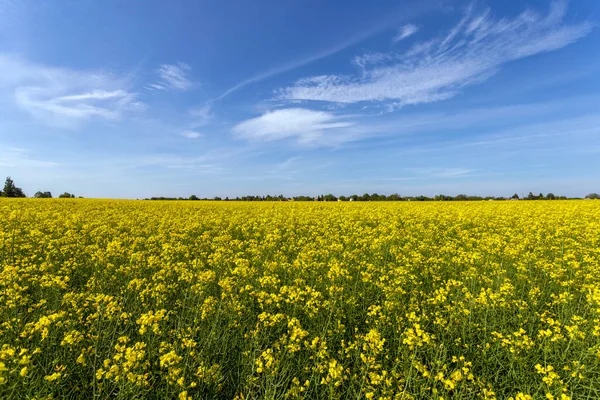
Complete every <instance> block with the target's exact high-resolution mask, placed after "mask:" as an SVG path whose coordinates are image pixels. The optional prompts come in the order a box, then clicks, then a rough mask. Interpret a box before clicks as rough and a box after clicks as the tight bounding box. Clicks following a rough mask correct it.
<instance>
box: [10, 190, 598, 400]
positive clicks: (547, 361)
mask: <svg viewBox="0 0 600 400" xmlns="http://www.w3.org/2000/svg"><path fill="white" fill-rule="evenodd" d="M599 232H600V203H598V202H595V201H555V202H465V203H411V202H405V203H293V202H290V203H237V202H140V201H111V200H79V199H77V200H66V199H65V200H32V199H0V267H1V268H0V398H36V399H42V398H45V399H49V398H54V399H58V398H101V399H103V398H148V397H150V398H175V399H207V398H219V399H222V398H224V399H227V398H229V399H234V398H235V399H239V400H241V399H301V398H306V399H313V398H320V399H322V398H328V399H347V398H364V399H387V400H393V399H394V400H395V399H416V398H439V399H450V398H455V399H458V398H462V399H471V398H481V399H496V398H498V399H505V398H512V399H534V398H535V399H537V398H547V399H569V398H573V399H578V398H595V397H598V396H600V234H599Z"/></svg>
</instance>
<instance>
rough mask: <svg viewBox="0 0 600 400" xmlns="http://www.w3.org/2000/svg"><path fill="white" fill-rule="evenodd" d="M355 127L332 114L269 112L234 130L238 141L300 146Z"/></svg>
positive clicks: (290, 109)
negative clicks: (292, 142) (284, 141)
mask: <svg viewBox="0 0 600 400" xmlns="http://www.w3.org/2000/svg"><path fill="white" fill-rule="evenodd" d="M352 125H354V123H353V122H352V121H349V120H348V119H347V118H343V117H339V116H336V115H334V114H333V113H330V112H325V111H313V110H308V109H304V108H286V109H281V110H275V111H268V112H266V113H264V114H263V115H261V116H259V117H256V118H252V119H249V120H246V121H243V122H241V123H239V124H237V125H236V126H234V128H233V132H234V134H236V135H237V136H238V137H239V138H242V139H246V140H251V141H274V140H282V139H290V138H294V139H296V140H297V141H298V142H299V143H304V144H309V143H315V142H320V141H321V139H322V137H323V135H324V134H325V133H326V132H332V131H336V130H339V129H341V128H349V127H351V126H352Z"/></svg>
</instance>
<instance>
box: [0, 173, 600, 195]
mask: <svg viewBox="0 0 600 400" xmlns="http://www.w3.org/2000/svg"><path fill="white" fill-rule="evenodd" d="M0 197H27V196H26V195H25V193H24V192H23V190H22V189H21V188H20V187H17V186H16V185H15V183H14V181H13V180H12V179H11V177H10V176H9V177H7V178H6V181H5V182H4V188H3V190H1V191H0ZM33 197H34V198H37V199H51V198H52V193H51V192H48V191H44V192H42V191H38V192H36V193H35V194H34V195H33ZM58 198H67V199H69V198H70V199H74V198H75V195H74V194H72V193H68V192H64V193H63V194H61V195H59V196H58ZM79 198H81V196H79ZM585 198H586V199H600V195H599V194H598V193H590V194H588V195H587V196H585ZM567 199H578V198H577V197H571V198H569V197H567V196H556V195H554V193H548V194H546V195H544V194H542V193H540V194H539V195H536V194H533V193H532V192H529V194H528V195H527V196H526V197H525V196H524V197H523V198H522V199H521V198H520V197H519V195H518V194H516V193H515V194H513V195H512V196H511V197H494V196H486V197H482V196H469V195H466V194H459V195H457V196H446V195H443V194H438V195H436V196H434V197H427V196H400V195H399V194H397V193H394V194H390V195H385V194H377V193H373V194H369V193H365V194H363V195H361V196H359V195H357V194H353V195H351V196H339V197H336V196H334V195H333V194H325V195H319V196H294V197H285V196H283V195H282V194H280V195H278V196H271V195H267V196H242V197H236V198H232V199H230V198H229V197H225V198H224V199H223V198H221V197H219V196H217V197H212V198H200V197H198V196H196V195H194V194H193V195H191V196H190V197H188V198H183V197H151V198H149V199H144V200H192V201H193V200H205V201H206V200H213V201H214V200H217V201H221V200H223V201H229V200H234V201H477V200H567Z"/></svg>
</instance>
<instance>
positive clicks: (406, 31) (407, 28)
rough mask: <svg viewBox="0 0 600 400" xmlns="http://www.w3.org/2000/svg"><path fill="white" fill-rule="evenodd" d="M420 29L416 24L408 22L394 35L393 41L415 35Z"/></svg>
mask: <svg viewBox="0 0 600 400" xmlns="http://www.w3.org/2000/svg"><path fill="white" fill-rule="evenodd" d="M418 30H419V27H418V26H416V25H415V24H406V25H404V26H403V27H401V28H400V29H399V30H398V34H397V35H396V36H394V38H393V39H392V42H394V43H396V42H399V41H401V40H404V39H406V38H408V37H409V36H412V35H414V34H415V33H417V31H418Z"/></svg>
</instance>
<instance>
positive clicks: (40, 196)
mask: <svg viewBox="0 0 600 400" xmlns="http://www.w3.org/2000/svg"><path fill="white" fill-rule="evenodd" d="M33 197H35V198H36V199H51V198H52V193H50V192H35V194H34V195H33Z"/></svg>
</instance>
